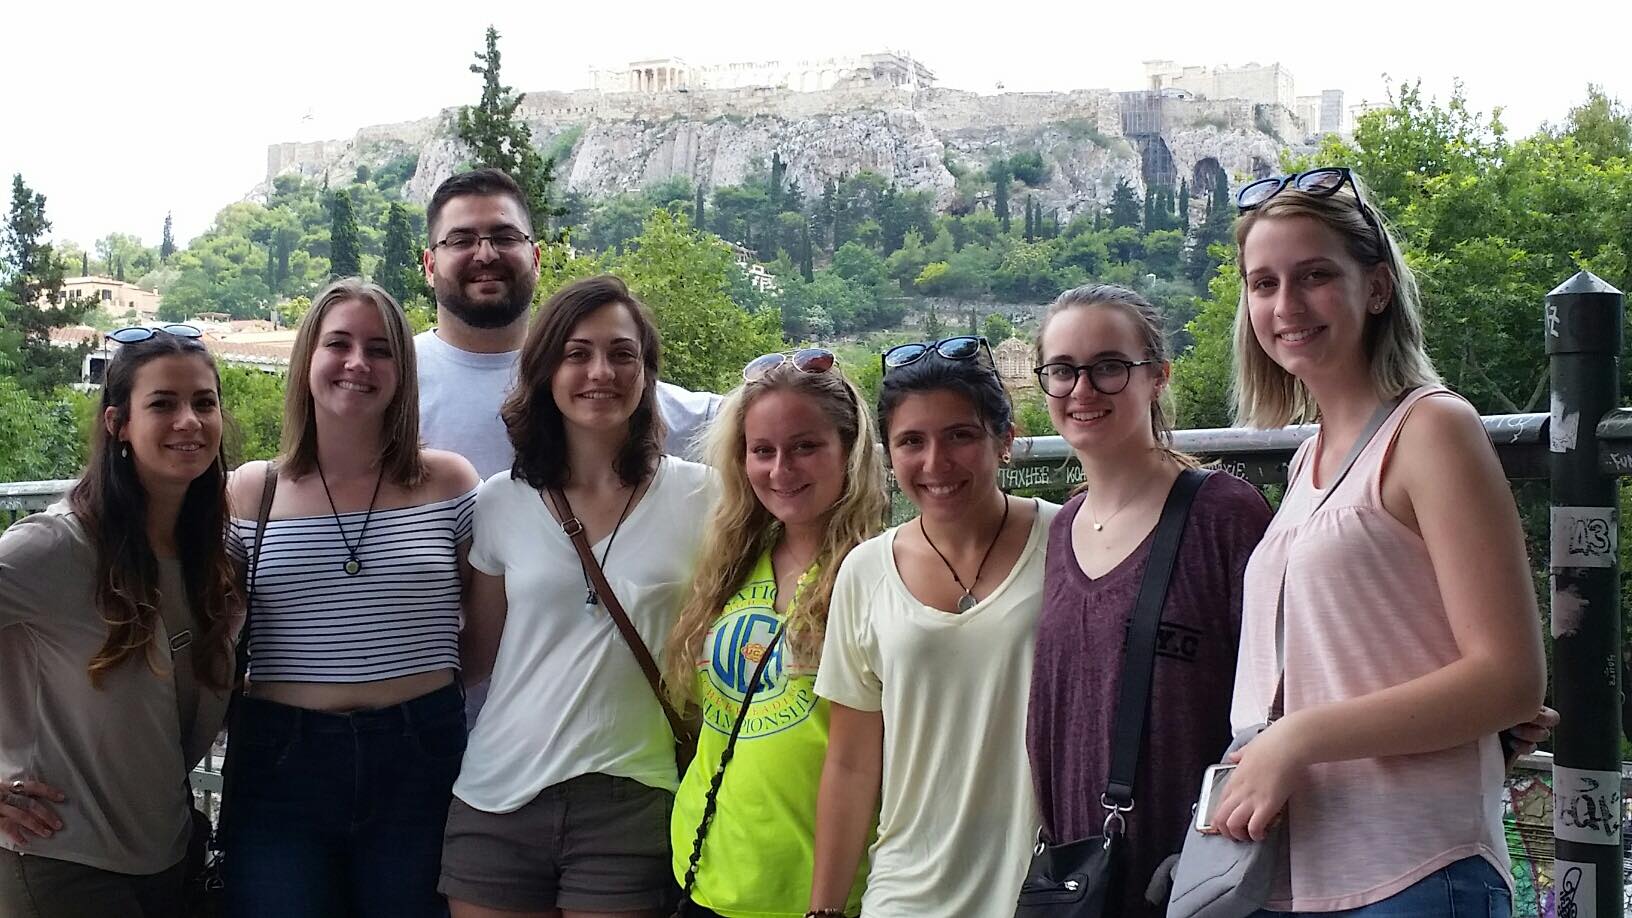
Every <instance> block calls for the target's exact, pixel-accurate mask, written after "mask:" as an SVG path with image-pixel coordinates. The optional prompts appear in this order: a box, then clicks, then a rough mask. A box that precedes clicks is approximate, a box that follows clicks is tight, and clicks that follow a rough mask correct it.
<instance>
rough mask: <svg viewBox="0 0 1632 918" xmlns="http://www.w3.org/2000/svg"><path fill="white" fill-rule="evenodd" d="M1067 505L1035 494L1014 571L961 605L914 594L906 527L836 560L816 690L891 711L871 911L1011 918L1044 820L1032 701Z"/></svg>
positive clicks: (866, 908)
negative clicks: (971, 603) (1050, 556)
mask: <svg viewBox="0 0 1632 918" xmlns="http://www.w3.org/2000/svg"><path fill="white" fill-rule="evenodd" d="M1059 509H1060V508H1059V505H1057V504H1051V503H1048V502H1046V501H1038V502H1037V515H1036V518H1035V519H1034V520H1033V521H1032V524H1031V534H1030V535H1029V536H1028V537H1027V538H1026V545H1025V548H1024V549H1022V550H1021V552H1020V557H1019V559H1018V560H1017V561H1016V562H1015V564H1014V567H1013V568H1012V569H1011V570H1010V571H1009V575H1008V577H1006V578H1005V579H1004V580H1003V582H1002V583H1001V584H999V585H998V587H997V589H996V590H994V591H993V592H992V593H991V595H989V596H987V597H986V598H985V599H983V600H981V601H980V602H979V603H978V604H977V605H976V606H975V607H974V608H972V609H970V610H969V611H967V612H964V613H962V614H953V613H950V612H943V611H941V610H939V609H934V608H931V607H929V606H926V605H924V604H923V603H921V602H919V601H918V600H917V599H916V598H915V597H914V596H913V595H912V593H911V592H909V591H908V590H907V586H906V584H905V583H904V582H903V581H902V580H901V573H900V571H899V570H898V569H897V568H896V566H895V554H894V546H895V537H896V534H897V533H898V532H899V531H900V528H901V527H899V526H898V527H896V528H894V529H891V530H889V531H887V532H885V533H884V534H883V535H880V536H878V537H876V538H873V539H869V540H868V541H866V542H863V543H862V544H861V545H858V546H857V547H856V548H855V549H854V550H852V551H851V552H850V554H849V556H848V557H846V558H845V559H844V563H843V565H842V566H841V567H840V568H839V574H838V579H837V581H836V582H835V583H834V585H833V599H832V601H831V602H830V604H829V605H828V613H827V638H826V643H825V644H824V645H823V649H822V665H821V668H820V669H819V670H818V671H817V674H816V693H817V694H818V695H821V696H822V697H824V698H827V699H830V700H832V701H834V702H837V703H838V704H842V705H845V706H846V707H851V708H855V709H857V710H861V711H882V712H883V714H884V772H883V782H882V784H883V792H882V797H881V799H880V801H879V816H878V840H877V841H876V842H874V844H873V847H872V871H871V872H870V873H869V874H868V877H867V891H866V892H865V893H864V894H863V896H862V900H861V910H862V914H864V915H868V916H876V918H891V916H910V918H919V916H923V915H925V914H936V915H959V916H965V918H988V916H991V918H1011V916H1013V915H1014V903H1015V900H1016V898H1017V897H1018V896H1019V894H1020V883H1021V881H1022V880H1024V879H1025V873H1026V865H1027V864H1028V863H1029V861H1030V857H1031V846H1032V844H1033V843H1035V842H1036V840H1037V827H1038V825H1039V815H1038V809H1037V802H1036V794H1035V791H1034V790H1033V786H1032V780H1031V764H1030V761H1029V760H1028V758H1027V756H1026V706H1027V704H1028V702H1029V699H1030V692H1031V661H1032V647H1033V645H1034V643H1035V639H1036V628H1037V619H1038V616H1039V615H1040V614H1041V612H1042V607H1043V555H1044V552H1045V550H1046V549H1047V547H1048V526H1049V522H1050V521H1051V520H1052V519H1053V518H1054V514H1055V513H1057V512H1058V511H1059ZM904 525H914V524H912V523H907V524H904Z"/></svg>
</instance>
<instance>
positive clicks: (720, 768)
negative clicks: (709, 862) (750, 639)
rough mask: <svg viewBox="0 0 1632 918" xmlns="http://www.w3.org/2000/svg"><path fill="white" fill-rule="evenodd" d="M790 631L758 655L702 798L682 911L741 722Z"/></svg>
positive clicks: (783, 630) (780, 632)
mask: <svg viewBox="0 0 1632 918" xmlns="http://www.w3.org/2000/svg"><path fill="white" fill-rule="evenodd" d="M787 633H788V626H787V625H786V624H784V625H783V626H782V627H781V629H779V630H778V631H777V632H776V634H774V635H772V636H771V642H770V643H769V644H767V645H765V653H764V655H762V656H761V657H760V658H759V663H758V665H756V666H755V667H754V675H753V676H752V677H751V678H750V679H749V680H748V690H747V691H746V692H743V694H742V708H741V710H739V711H737V721H736V723H734V724H732V725H731V737H730V739H727V740H726V741H725V750H724V751H723V752H721V753H720V764H719V765H717V766H715V768H714V778H713V780H712V781H711V782H710V783H709V785H708V796H707V797H706V798H704V800H703V818H702V820H701V821H699V822H698V823H697V838H696V840H695V841H694V842H693V843H692V846H691V863H690V864H689V865H687V867H686V879H685V882H684V883H683V884H681V885H682V892H681V898H680V901H681V912H677V913H676V914H683V911H684V905H685V903H687V902H690V901H691V887H692V886H693V884H695V883H696V882H697V865H698V864H700V863H702V860H703V839H705V838H707V837H708V826H709V824H710V823H712V822H713V821H714V807H715V803H716V801H717V800H718V799H719V796H720V781H721V780H722V779H724V778H725V766H726V765H729V764H730V763H731V755H732V753H734V752H735V751H736V749H737V735H738V734H740V733H742V723H743V721H745V720H747V719H748V706H749V705H750V704H752V703H753V701H754V694H755V693H756V692H758V691H759V683H760V679H761V678H763V677H764V675H765V666H766V664H768V663H769V662H770V661H771V653H772V652H773V651H774V650H776V645H777V643H778V642H780V641H781V640H782V635H784V634H787Z"/></svg>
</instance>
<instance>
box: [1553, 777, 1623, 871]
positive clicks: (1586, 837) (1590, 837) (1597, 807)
mask: <svg viewBox="0 0 1632 918" xmlns="http://www.w3.org/2000/svg"><path fill="white" fill-rule="evenodd" d="M1553 837H1555V838H1560V839H1563V840H1564V841H1572V842H1578V843H1580V844H1583V845H1619V844H1620V843H1621V773H1620V772H1619V771H1587V770H1584V769H1579V768H1565V767H1564V766H1562V765H1558V764H1554V765H1553ZM1559 864H1560V866H1561V867H1562V865H1563V862H1562V861H1560V862H1559ZM1557 875H1558V876H1560V877H1562V872H1561V873H1559V874H1557Z"/></svg>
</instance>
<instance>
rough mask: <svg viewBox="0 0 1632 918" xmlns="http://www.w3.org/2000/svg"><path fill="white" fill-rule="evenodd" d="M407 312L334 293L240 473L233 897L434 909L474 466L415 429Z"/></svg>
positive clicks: (300, 904)
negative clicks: (271, 456) (243, 617)
mask: <svg viewBox="0 0 1632 918" xmlns="http://www.w3.org/2000/svg"><path fill="white" fill-rule="evenodd" d="M411 339H412V332H411V331H410V329H409V326H408V322H407V319H406V317H405V316H404V315H403V312H402V309H401V307H400V306H398V305H397V303H396V302H395V301H394V300H393V299H392V298H391V296H390V294H388V293H386V292H385V291H384V290H382V289H380V288H379V287H377V286H375V285H373V284H365V283H362V282H361V281H359V280H357V279H355V278H351V279H345V280H340V281H336V282H335V283H333V284H331V285H330V286H329V287H328V288H326V289H325V290H324V291H323V292H322V293H320V294H319V295H318V297H317V299H316V301H315V302H314V303H313V305H312V308H311V310H310V311H309V312H307V313H306V316H305V318H304V319H303V320H302V321H301V324H300V329H299V331H298V333H297V335H296V338H295V345H294V351H293V353H292V355H291V357H290V361H289V362H290V368H289V377H288V382H287V386H288V389H287V394H286V398H285V401H284V423H283V449H282V454H281V456H280V457H279V459H278V460H276V469H275V474H276V478H275V483H276V488H275V490H274V496H273V500H272V503H271V506H270V510H269V513H268V514H267V522H266V527H265V533H264V536H263V537H261V544H259V545H257V544H256V541H257V532H256V530H257V514H256V512H255V511H256V508H258V507H260V506H261V505H262V496H263V491H264V488H265V485H266V483H267V482H268V480H269V478H268V476H269V470H268V468H267V465H266V464H265V463H260V462H255V463H249V464H247V465H245V466H244V467H243V468H240V469H239V470H238V471H237V472H236V473H234V475H233V479H232V482H231V486H230V493H231V497H232V501H233V507H234V519H233V521H232V543H233V544H234V546H235V547H236V550H237V551H238V552H239V553H240V555H241V557H242V558H243V559H245V561H246V563H249V564H250V566H251V570H250V572H249V584H250V592H251V600H250V601H251V608H250V611H249V623H248V645H247V646H248V651H249V671H248V688H247V694H246V697H244V698H242V699H240V702H241V703H240V704H238V705H237V707H236V710H235V712H234V715H233V721H232V723H231V725H230V732H229V735H228V738H229V743H228V756H227V766H226V771H227V776H228V777H227V782H228V783H227V792H226V795H225V799H224V801H223V807H224V811H225V814H226V815H225V820H224V828H223V833H222V834H223V838H224V842H225V852H226V863H227V868H226V870H227V874H226V880H227V889H228V897H229V907H230V909H231V912H232V914H234V915H238V916H247V918H257V916H267V918H271V916H284V915H309V916H327V915H336V916H338V915H378V916H393V918H396V916H435V915H445V914H446V909H447V906H446V903H445V902H444V901H443V899H442V898H441V896H440V895H439V894H438V893H437V891H436V877H437V871H438V869H439V864H440V858H441V846H442V830H443V823H444V820H445V817H446V814H447V805H448V800H449V797H450V795H451V793H452V787H453V781H454V778H455V777H456V776H457V775H458V772H459V762H460V758H461V756H462V755H463V753H464V746H465V724H464V706H463V700H462V697H461V692H460V689H459V686H458V684H457V681H456V674H457V671H458V668H459V627H460V597H461V595H462V593H463V586H464V583H465V582H466V580H467V579H468V576H467V574H466V571H467V570H468V562H467V561H466V560H465V556H466V553H467V552H468V550H469V546H470V533H471V515H472V512H473V509H474V506H475V500H476V486H477V485H478V484H479V483H480V482H479V479H478V478H477V475H476V472H475V470H474V469H473V468H472V467H471V466H470V463H469V462H467V461H465V460H464V459H463V458H461V457H459V456H457V455H455V454H453V453H447V452H441V451H438V450H428V449H421V448H420V446H419V442H420V440H419V429H418V426H419V406H418V386H417V382H416V379H415V369H414V349H413V347H412V345H411V343H410V342H411Z"/></svg>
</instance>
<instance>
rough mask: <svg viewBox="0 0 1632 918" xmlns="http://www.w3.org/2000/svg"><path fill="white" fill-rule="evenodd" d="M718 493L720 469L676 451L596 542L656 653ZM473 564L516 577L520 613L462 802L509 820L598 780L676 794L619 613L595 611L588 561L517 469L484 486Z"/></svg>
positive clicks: (510, 586)
mask: <svg viewBox="0 0 1632 918" xmlns="http://www.w3.org/2000/svg"><path fill="white" fill-rule="evenodd" d="M718 491H719V485H718V479H717V477H716V476H715V474H714V470H713V469H710V468H709V467H708V466H705V465H699V464H697V463H695V462H687V461H685V460H684V459H676V458H675V457H673V456H664V457H663V460H662V462H660V463H659V464H658V468H657V473H656V477H655V478H653V480H652V484H651V487H649V488H647V489H646V494H645V495H644V496H643V497H641V499H640V503H638V504H636V505H635V507H634V509H633V510H631V511H630V512H629V517H628V519H625V520H624V521H623V525H622V526H621V527H620V528H619V529H618V533H617V537H616V538H611V537H610V536H609V537H608V538H603V539H602V540H601V541H599V542H597V543H595V544H594V545H592V546H591V548H592V549H593V550H594V552H595V557H596V558H597V559H600V558H602V557H604V558H605V559H606V560H605V562H604V564H603V569H604V570H605V571H606V579H607V582H608V583H610V584H611V585H612V589H613V591H615V592H616V593H617V596H618V600H619V601H620V602H621V603H622V605H623V608H624V611H625V612H627V613H628V614H629V619H630V621H631V622H633V623H634V626H635V630H637V631H639V632H640V636H641V638H642V639H643V640H644V641H645V643H646V647H647V649H648V650H651V651H652V653H653V654H657V653H659V652H660V651H661V648H662V646H663V639H664V638H665V637H666V636H667V635H668V633H669V627H670V626H671V625H673V624H674V619H675V617H676V616H677V615H678V614H679V612H680V605H681V603H682V602H684V600H685V591H686V587H687V586H689V585H690V582H691V574H692V565H693V562H694V560H695V558H696V554H697V545H698V527H699V525H700V524H701V522H702V520H703V519H704V518H705V517H706V516H707V515H708V510H709V506H710V505H711V504H712V503H713V500H714V497H715V495H716V494H717V493H718ZM609 542H610V551H608V543H609ZM470 563H471V565H472V566H473V567H475V568H476V569H477V570H479V571H482V572H483V573H486V574H492V575H494V576H502V577H503V578H504V591H505V597H506V599H507V600H508V601H509V613H508V614H507V615H506V616H505V620H504V632H503V635H502V636H501V637H500V639H499V653H498V657H497V659H496V660H495V661H494V663H493V676H492V678H491V681H490V682H489V683H488V684H489V689H488V696H487V705H486V706H485V707H483V708H482V716H481V718H480V719H479V720H477V721H476V727H475V729H473V730H472V731H471V734H470V743H469V745H468V746H466V748H465V758H464V764H463V766H462V767H461V768H460V770H459V779H458V781H456V782H455V783H454V785H453V793H454V795H455V796H457V797H458V798H459V799H460V800H463V801H464V802H465V803H467V804H469V805H470V806H472V807H475V808H476V809H478V810H483V811H486V812H489V813H509V812H512V811H514V810H518V809H520V808H521V807H523V806H525V805H526V804H527V802H528V801H530V800H532V799H533V798H534V797H536V796H538V792H539V791H541V790H543V789H544V788H546V787H550V786H552V785H556V784H560V783H561V782H563V781H566V780H569V779H571V778H576V777H578V776H579V775H586V774H596V773H599V774H608V775H617V776H619V777H624V778H632V779H633V780H636V781H639V782H640V783H642V784H645V785H647V786H648V787H657V788H662V789H663V790H666V791H668V792H670V793H673V792H674V789H675V787H676V785H677V784H678V783H679V779H678V776H677V775H676V774H675V772H674V734H673V732H672V731H670V729H669V722H668V720H667V719H665V718H664V716H663V709H662V707H661V706H659V705H658V702H657V696H656V695H654V694H653V693H652V687H651V685H650V684H649V683H648V682H647V681H646V677H645V676H644V675H642V674H641V671H640V665H639V664H638V663H636V662H635V655H634V652H633V651H632V650H630V649H629V645H628V644H627V643H625V642H624V640H623V638H622V637H621V636H620V635H619V634H618V630H617V627H616V626H615V625H613V623H612V618H611V616H610V615H608V614H607V612H606V610H605V609H604V608H600V607H594V608H590V607H586V605H585V603H584V600H585V593H586V589H585V587H584V572H583V568H582V567H581V566H580V564H579V560H578V553H577V552H576V551H575V550H574V549H573V547H572V541H571V540H570V539H568V538H567V536H566V533H564V532H562V531H561V524H560V523H557V522H556V521H555V518H554V517H553V516H551V515H550V511H549V509H548V508H547V507H545V505H544V499H543V497H542V496H540V494H539V493H538V490H537V489H535V488H533V487H532V486H531V485H529V484H527V483H526V482H524V481H517V480H515V479H513V478H512V477H511V473H510V472H500V473H499V474H497V475H495V476H493V477H492V478H489V479H488V480H487V481H485V482H483V483H482V489H481V491H480V492H479V493H478V494H477V495H476V521H475V535H474V537H473V539H472V543H471V548H470Z"/></svg>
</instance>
